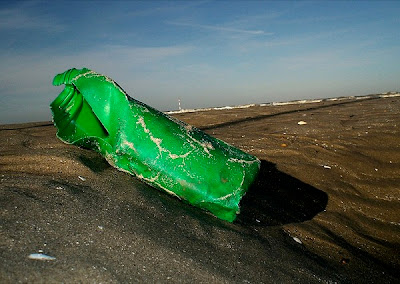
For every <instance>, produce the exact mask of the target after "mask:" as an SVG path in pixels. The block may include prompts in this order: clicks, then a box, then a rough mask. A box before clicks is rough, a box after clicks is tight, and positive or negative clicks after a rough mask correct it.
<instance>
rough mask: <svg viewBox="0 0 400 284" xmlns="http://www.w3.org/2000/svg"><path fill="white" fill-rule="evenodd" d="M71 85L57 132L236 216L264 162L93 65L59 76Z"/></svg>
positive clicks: (56, 105)
mask: <svg viewBox="0 0 400 284" xmlns="http://www.w3.org/2000/svg"><path fill="white" fill-rule="evenodd" d="M62 84H65V88H64V90H63V91H62V92H61V93H60V95H59V96H58V97H57V98H56V99H55V100H54V101H53V102H52V103H51V105H50V108H51V110H52V113H53V121H54V124H55V126H56V127H57V129H58V131H57V136H58V137H59V138H60V139H61V140H62V141H64V142H66V143H68V144H74V145H77V146H80V147H84V148H89V149H93V150H95V151H97V152H99V153H100V154H101V155H103V156H104V157H105V159H106V160H107V161H108V162H109V163H110V164H111V165H112V166H114V167H116V168H117V169H119V170H122V171H125V172H128V173H130V174H133V175H134V176H136V177H138V178H139V179H141V180H143V181H145V182H146V183H148V184H150V185H151V186H153V187H156V188H158V189H161V190H164V191H166V192H168V193H170V194H172V195H175V196H177V197H178V198H180V199H183V200H185V201H187V202H189V203H190V204H192V205H194V206H197V207H200V208H203V209H206V210H208V211H210V212H211V213H212V214H214V215H215V216H217V217H219V218H221V219H223V220H227V221H229V222H232V221H233V220H234V219H235V218H236V214H238V213H239V202H240V199H241V198H242V197H243V195H244V194H245V192H246V191H247V190H248V188H249V186H250V185H251V184H252V182H253V181H254V179H255V177H256V176H257V173H258V171H259V167H260V161H259V160H258V159H257V158H256V157H254V156H252V155H250V154H247V153H245V152H243V151H241V150H239V149H237V148H235V147H233V146H231V145H228V144H227V143H225V142H223V141H221V140H219V139H216V138H214V137H211V136H210V135H208V134H206V133H204V132H202V131H201V130H199V129H197V128H195V127H192V126H190V125H188V124H186V123H184V122H182V121H179V120H177V119H175V118H173V117H170V116H168V115H166V114H164V113H162V112H160V111H158V110H156V109H154V108H152V107H150V106H147V105H146V104H143V103H141V102H139V101H137V100H135V99H133V98H131V97H129V96H128V95H127V94H126V93H125V92H124V90H122V88H121V87H120V86H118V84H117V83H115V82H114V81H113V80H112V79H110V78H108V77H106V76H104V75H100V74H97V73H95V72H93V71H91V70H89V69H86V68H83V69H80V70H79V69H70V70H67V71H66V72H64V73H62V74H58V75H56V76H55V78H54V81H53V85H62Z"/></svg>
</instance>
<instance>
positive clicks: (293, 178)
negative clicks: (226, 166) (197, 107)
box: [0, 97, 400, 283]
mask: <svg viewBox="0 0 400 284" xmlns="http://www.w3.org/2000/svg"><path fill="white" fill-rule="evenodd" d="M175 117H177V118H179V119H181V120H184V121H186V122H188V123H190V124H192V125H194V126H197V127H199V128H202V129H203V130H205V131H206V132H208V133H210V134H212V135H214V136H216V137H218V138H220V139H222V140H224V141H226V142H228V143H231V144H233V145H235V146H237V147H239V148H241V149H243V150H244V151H247V152H249V153H251V154H254V155H256V156H257V157H259V158H260V159H261V160H262V169H261V174H260V176H259V179H258V180H257V182H256V183H255V185H254V186H253V187H252V188H251V189H250V191H249V192H248V194H247V195H246V196H245V198H244V199H243V201H242V203H241V204H242V213H241V214H240V215H239V217H238V219H237V220H236V221H235V222H234V223H233V224H230V223H227V222H224V221H221V220H218V219H217V218H215V217H213V216H211V215H209V214H208V213H204V212H203V211H201V210H199V209H196V208H193V207H191V206H189V205H187V204H184V203H183V202H181V201H179V200H177V199H175V198H173V197H171V196H169V195H167V194H164V193H162V192H160V191H158V190H155V189H153V188H151V187H149V186H147V185H145V184H143V183H141V182H140V181H138V180H136V179H135V178H134V177H132V176H130V175H128V174H126V173H123V172H119V171H117V170H116V169H114V168H113V167H111V166H109V165H108V164H107V163H106V162H105V160H104V159H102V157H101V156H99V155H98V154H96V153H94V152H92V151H89V150H84V149H80V148H77V147H75V146H70V145H66V144H63V143H62V142H61V141H59V140H58V139H57V138H56V137H55V132H56V129H55V128H54V127H53V126H52V124H51V123H31V124H20V125H4V126H0V180H1V182H0V214H1V215H0V216H1V217H0V259H1V260H0V261H1V264H0V283H15V282H24V283H32V282H35V283H54V282H58V283H60V282H65V283H79V282H80V283H88V282H92V283H93V282H95V283H100V282H103V283H128V282H130V283H134V282H146V283H148V282H150V283H153V282H173V283H176V282H179V283H181V282H182V283H261V282H263V283H335V282H337V283H399V281H400V272H399V271H400V98H399V97H392V98H379V97H371V98H369V99H363V100H361V99H359V100H357V99H344V100H340V101H323V102H320V103H312V104H298V105H283V106H263V107H261V106H254V107H250V108H246V109H232V110H219V111H217V110H211V111H203V112H195V113H182V114H176V115H175ZM299 121H305V122H307V124H306V125H298V122H299ZM80 177H82V178H83V179H84V180H82V179H81V178H80ZM37 252H43V253H45V254H47V255H50V256H53V257H56V259H55V260H52V261H40V260H32V259H29V258H28V255H29V254H31V253H37Z"/></svg>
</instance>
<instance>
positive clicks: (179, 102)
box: [178, 98, 182, 111]
mask: <svg viewBox="0 0 400 284" xmlns="http://www.w3.org/2000/svg"><path fill="white" fill-rule="evenodd" d="M178 109H179V111H181V110H182V107H181V99H180V98H178Z"/></svg>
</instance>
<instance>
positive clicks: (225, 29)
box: [167, 21, 274, 35]
mask: <svg viewBox="0 0 400 284" xmlns="http://www.w3.org/2000/svg"><path fill="white" fill-rule="evenodd" d="M167 23H168V24H170V25H175V26H184V27H191V28H196V29H206V30H212V31H217V32H230V33H244V34H251V35H273V34H274V33H272V32H265V31H263V30H255V29H239V28H231V27H225V26H216V25H202V24H193V23H188V22H171V21H168V22H167Z"/></svg>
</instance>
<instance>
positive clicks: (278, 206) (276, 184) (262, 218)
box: [236, 160, 328, 226]
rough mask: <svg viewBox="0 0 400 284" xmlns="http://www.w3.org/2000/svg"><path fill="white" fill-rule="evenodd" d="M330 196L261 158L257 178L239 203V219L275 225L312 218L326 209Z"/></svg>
mask: <svg viewBox="0 0 400 284" xmlns="http://www.w3.org/2000/svg"><path fill="white" fill-rule="evenodd" d="M327 203H328V195H327V194H326V193H325V192H323V191H321V190H319V189H317V188H315V187H313V186H311V185H309V184H306V183H304V182H302V181H300V180H298V179H296V178H294V177H292V176H290V175H288V174H285V173H283V172H281V171H279V170H278V169H277V168H276V166H275V164H273V163H271V162H268V161H265V160H262V161H261V168H260V172H259V174H258V177H257V179H256V181H255V182H254V183H253V185H252V186H251V187H250V189H249V190H248V192H247V193H246V195H245V196H244V197H243V199H242V201H241V202H240V208H241V210H240V214H239V215H238V217H237V220H236V222H238V223H241V224H245V225H256V226H276V225H284V224H289V223H299V222H304V221H307V220H311V219H312V218H313V217H314V216H315V215H317V214H318V213H320V212H322V211H323V210H325V208H326V205H327Z"/></svg>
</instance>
